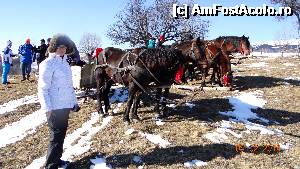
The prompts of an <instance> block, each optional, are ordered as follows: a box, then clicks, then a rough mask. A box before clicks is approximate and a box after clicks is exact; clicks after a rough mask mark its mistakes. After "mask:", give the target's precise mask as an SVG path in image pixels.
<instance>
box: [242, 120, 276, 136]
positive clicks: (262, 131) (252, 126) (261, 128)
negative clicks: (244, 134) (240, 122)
mask: <svg viewBox="0 0 300 169" xmlns="http://www.w3.org/2000/svg"><path fill="white" fill-rule="evenodd" d="M246 128H247V129H248V130H259V131H260V134H270V135H273V134H275V132H274V131H272V130H270V129H268V128H267V127H266V126H263V125H260V124H256V123H251V122H249V121H247V122H246Z"/></svg>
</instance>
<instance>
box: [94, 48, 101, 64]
mask: <svg viewBox="0 0 300 169" xmlns="http://www.w3.org/2000/svg"><path fill="white" fill-rule="evenodd" d="M102 51H103V48H96V50H95V51H94V55H93V59H96V63H97V65H98V64H99V55H100V54H101V52H102Z"/></svg>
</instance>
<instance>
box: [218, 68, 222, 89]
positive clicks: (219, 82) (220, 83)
mask: <svg viewBox="0 0 300 169" xmlns="http://www.w3.org/2000/svg"><path fill="white" fill-rule="evenodd" d="M217 77H218V84H219V86H220V87H223V84H222V82H221V78H222V77H221V66H219V67H218V69H217Z"/></svg>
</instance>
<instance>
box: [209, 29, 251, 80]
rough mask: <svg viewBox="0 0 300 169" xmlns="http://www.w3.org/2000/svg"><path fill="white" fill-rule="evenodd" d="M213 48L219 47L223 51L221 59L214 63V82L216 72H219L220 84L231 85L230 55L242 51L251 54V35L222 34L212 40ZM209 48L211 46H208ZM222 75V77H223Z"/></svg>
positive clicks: (244, 53)
mask: <svg viewBox="0 0 300 169" xmlns="http://www.w3.org/2000/svg"><path fill="white" fill-rule="evenodd" d="M209 43H211V48H219V49H220V50H221V51H220V50H218V52H220V53H222V55H220V56H219V57H220V58H219V59H220V61H219V62H217V64H216V65H214V69H213V74H212V77H211V79H212V82H214V79H215V73H217V77H218V82H219V84H220V85H224V86H231V85H232V71H231V62H230V57H229V55H230V54H232V53H237V52H239V53H241V54H243V55H249V54H250V42H249V37H245V36H244V35H243V36H241V37H238V36H221V37H218V38H217V39H215V40H212V41H210V42H209ZM207 50H209V47H208V48H207ZM209 53H212V52H209ZM215 55H216V53H215ZM221 77H222V78H221Z"/></svg>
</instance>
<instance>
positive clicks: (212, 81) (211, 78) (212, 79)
mask: <svg viewBox="0 0 300 169" xmlns="http://www.w3.org/2000/svg"><path fill="white" fill-rule="evenodd" d="M210 81H211V84H212V85H214V84H216V67H215V66H214V67H213V72H212V74H211V77H210Z"/></svg>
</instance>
